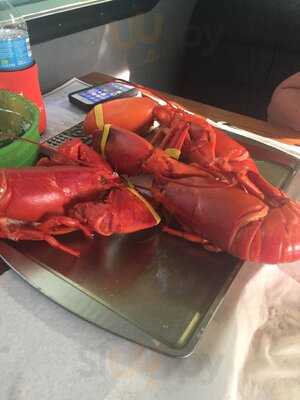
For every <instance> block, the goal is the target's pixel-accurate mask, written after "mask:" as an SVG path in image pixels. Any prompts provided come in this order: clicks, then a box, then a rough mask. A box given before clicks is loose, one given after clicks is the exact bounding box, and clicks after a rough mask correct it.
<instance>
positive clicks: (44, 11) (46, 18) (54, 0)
mask: <svg viewBox="0 0 300 400" xmlns="http://www.w3.org/2000/svg"><path fill="white" fill-rule="evenodd" d="M158 1H159V0H10V2H11V4H12V5H14V6H15V7H16V8H17V10H18V12H19V13H20V14H21V15H23V16H24V17H25V19H26V20H27V21H28V27H29V31H30V38H31V42H32V43H33V44H34V43H40V42H43V41H46V40H50V39H54V38H56V37H59V36H65V35H68V34H71V33H74V32H78V31H81V30H84V29H89V28H92V27H95V26H99V25H104V24H107V23H110V22H112V21H117V20H120V19H123V18H129V17H132V16H134V15H138V14H141V13H145V12H147V11H150V10H151V9H152V8H153V7H154V6H155V5H156V4H157V3H158Z"/></svg>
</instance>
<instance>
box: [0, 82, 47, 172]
mask: <svg viewBox="0 0 300 400" xmlns="http://www.w3.org/2000/svg"><path fill="white" fill-rule="evenodd" d="M38 125H39V111H38V109H37V107H36V106H35V105H34V104H33V103H31V102H30V101H29V100H27V99H25V98H24V97H23V96H20V95H18V94H15V93H12V92H9V91H7V90H0V167H1V168H3V167H24V166H30V165H34V164H35V163H36V161H37V158H38V155H39V146H37V145H35V144H32V143H28V142H26V141H23V140H18V139H14V140H8V139H7V137H5V135H6V134H10V133H12V134H14V135H17V136H19V137H22V138H24V139H30V140H32V141H34V142H39V140H40V134H39V130H38ZM2 132H3V134H4V139H1V133H2ZM2 138H3V136H2Z"/></svg>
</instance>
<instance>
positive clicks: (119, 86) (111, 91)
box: [76, 82, 133, 104]
mask: <svg viewBox="0 0 300 400" xmlns="http://www.w3.org/2000/svg"><path fill="white" fill-rule="evenodd" d="M131 89H133V87H132V86H129V85H125V84H123V83H117V82H110V83H107V84H105V85H102V86H99V87H93V88H91V89H87V90H83V91H82V92H79V93H77V95H76V97H77V98H80V97H81V98H82V99H85V101H86V102H87V103H90V104H93V103H99V102H102V101H105V100H109V99H111V98H112V97H116V96H120V95H122V94H124V93H126V92H128V91H130V90H131Z"/></svg>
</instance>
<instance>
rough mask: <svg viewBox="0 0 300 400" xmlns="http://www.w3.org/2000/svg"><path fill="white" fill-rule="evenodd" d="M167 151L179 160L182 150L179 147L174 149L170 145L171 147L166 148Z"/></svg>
mask: <svg viewBox="0 0 300 400" xmlns="http://www.w3.org/2000/svg"><path fill="white" fill-rule="evenodd" d="M165 152H166V153H167V154H168V155H169V156H170V157H172V158H175V160H179V158H180V155H181V151H180V150H178V149H174V148H172V147H170V148H169V149H166V150H165Z"/></svg>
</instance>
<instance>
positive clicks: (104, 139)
mask: <svg viewBox="0 0 300 400" xmlns="http://www.w3.org/2000/svg"><path fill="white" fill-rule="evenodd" d="M110 127H111V125H110V124H106V125H104V127H103V132H102V137H101V143H100V152H101V155H102V157H104V158H105V147H106V143H107V140H108V136H109V132H110Z"/></svg>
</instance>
